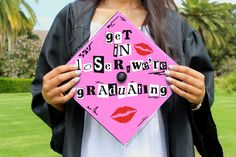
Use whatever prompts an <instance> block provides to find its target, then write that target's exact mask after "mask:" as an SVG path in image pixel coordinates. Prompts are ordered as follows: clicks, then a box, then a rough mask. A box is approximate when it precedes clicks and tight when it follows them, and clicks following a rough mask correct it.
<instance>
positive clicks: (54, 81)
mask: <svg viewBox="0 0 236 157" xmlns="http://www.w3.org/2000/svg"><path fill="white" fill-rule="evenodd" d="M80 74H81V71H79V70H75V71H70V72H66V73H63V74H59V75H58V76H56V77H54V78H53V79H51V80H50V82H48V86H49V88H53V87H56V86H58V85H59V84H61V83H62V82H64V81H66V80H69V79H72V78H74V77H78V76H80Z"/></svg>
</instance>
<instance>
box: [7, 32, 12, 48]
mask: <svg viewBox="0 0 236 157" xmlns="http://www.w3.org/2000/svg"><path fill="white" fill-rule="evenodd" d="M7 40H8V43H7V44H8V51H11V50H12V36H11V33H10V31H7Z"/></svg>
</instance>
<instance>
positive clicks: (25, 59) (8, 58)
mask: <svg viewBox="0 0 236 157" xmlns="http://www.w3.org/2000/svg"><path fill="white" fill-rule="evenodd" d="M34 38H35V37H33V39H29V37H28V36H21V37H19V38H18V40H17V41H16V43H15V45H14V47H15V48H14V50H13V51H12V52H7V51H5V52H2V53H1V54H0V76H3V77H20V78H31V77H33V76H34V73H35V69H36V62H37V59H38V55H39V52H40V49H41V46H40V45H41V44H40V41H39V40H35V39H34Z"/></svg>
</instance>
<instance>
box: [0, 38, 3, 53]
mask: <svg viewBox="0 0 236 157" xmlns="http://www.w3.org/2000/svg"><path fill="white" fill-rule="evenodd" d="M2 45H3V42H2V34H0V53H1V52H2Z"/></svg>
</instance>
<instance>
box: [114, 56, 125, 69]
mask: <svg viewBox="0 0 236 157" xmlns="http://www.w3.org/2000/svg"><path fill="white" fill-rule="evenodd" d="M114 64H115V67H114V69H116V70H119V69H120V70H122V69H124V67H123V65H122V64H123V60H121V59H115V60H114Z"/></svg>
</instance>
